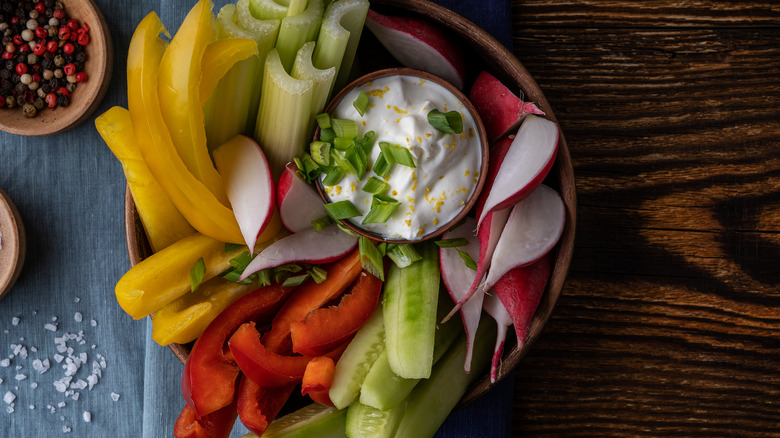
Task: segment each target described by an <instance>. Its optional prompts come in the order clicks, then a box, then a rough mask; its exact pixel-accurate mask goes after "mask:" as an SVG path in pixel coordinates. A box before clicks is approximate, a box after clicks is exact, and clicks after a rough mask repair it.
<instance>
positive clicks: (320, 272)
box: [309, 265, 328, 284]
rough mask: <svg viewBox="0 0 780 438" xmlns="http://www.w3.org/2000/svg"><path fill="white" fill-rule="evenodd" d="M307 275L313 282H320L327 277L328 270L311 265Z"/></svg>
mask: <svg viewBox="0 0 780 438" xmlns="http://www.w3.org/2000/svg"><path fill="white" fill-rule="evenodd" d="M309 275H310V276H311V279H312V280H314V282H315V283H317V284H320V283H322V282H323V281H325V280H327V279H328V271H326V270H324V269H322V268H320V267H319V266H316V265H315V266H312V267H311V268H310V269H309Z"/></svg>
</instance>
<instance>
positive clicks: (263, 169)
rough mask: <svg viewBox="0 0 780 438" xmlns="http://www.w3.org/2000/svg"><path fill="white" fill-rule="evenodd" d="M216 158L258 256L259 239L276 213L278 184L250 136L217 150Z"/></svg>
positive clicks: (251, 248) (248, 243) (247, 239)
mask: <svg viewBox="0 0 780 438" xmlns="http://www.w3.org/2000/svg"><path fill="white" fill-rule="evenodd" d="M212 156H213V157H214V164H215V165H216V166H217V170H218V171H219V174H220V175H221V176H222V180H223V181H224V184H225V191H226V192H227V197H228V199H229V200H230V205H231V206H232V208H233V214H234V215H235V216H236V222H238V227H239V229H240V230H241V235H242V236H243V237H244V243H246V246H248V247H249V251H250V253H254V248H255V242H257V236H259V235H260V233H261V232H262V231H263V229H264V228H265V226H266V225H268V222H269V221H270V220H271V216H272V215H273V211H274V180H273V177H272V176H271V170H270V168H269V167H268V160H266V158H265V154H264V153H263V149H262V148H261V147H260V145H259V144H257V142H256V141H254V140H253V139H252V138H251V137H248V136H246V135H237V136H235V137H233V138H232V139H231V140H229V141H228V142H227V143H225V144H223V145H221V146H220V147H218V148H216V149H214V151H213V152H212ZM232 243H237V242H232Z"/></svg>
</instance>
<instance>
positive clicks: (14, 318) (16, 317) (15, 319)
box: [11, 316, 19, 325]
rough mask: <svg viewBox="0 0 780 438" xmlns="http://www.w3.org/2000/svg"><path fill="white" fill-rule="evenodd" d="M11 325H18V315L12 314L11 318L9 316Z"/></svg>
mask: <svg viewBox="0 0 780 438" xmlns="http://www.w3.org/2000/svg"><path fill="white" fill-rule="evenodd" d="M11 325H19V317H18V316H14V317H13V318H11Z"/></svg>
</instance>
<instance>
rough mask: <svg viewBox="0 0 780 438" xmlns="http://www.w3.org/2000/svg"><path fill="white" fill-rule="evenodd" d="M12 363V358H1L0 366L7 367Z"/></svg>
mask: <svg viewBox="0 0 780 438" xmlns="http://www.w3.org/2000/svg"><path fill="white" fill-rule="evenodd" d="M10 365H11V359H3V360H0V367H3V368H6V367H8V366H10Z"/></svg>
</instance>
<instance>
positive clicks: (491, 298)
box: [482, 294, 512, 383]
mask: <svg viewBox="0 0 780 438" xmlns="http://www.w3.org/2000/svg"><path fill="white" fill-rule="evenodd" d="M482 308H483V309H485V312H487V314H488V315H490V316H492V317H493V319H495V320H496V324H497V325H498V331H497V333H496V347H495V349H494V350H493V361H492V362H491V364H490V382H492V383H495V381H496V375H498V362H499V361H500V360H501V354H502V353H503V352H504V341H506V332H507V331H508V330H509V326H510V325H512V317H511V316H510V315H509V312H508V311H507V310H506V308H505V307H504V304H503V303H502V302H501V301H500V300H499V299H498V297H497V296H496V295H492V294H485V300H484V301H483V302H482Z"/></svg>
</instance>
